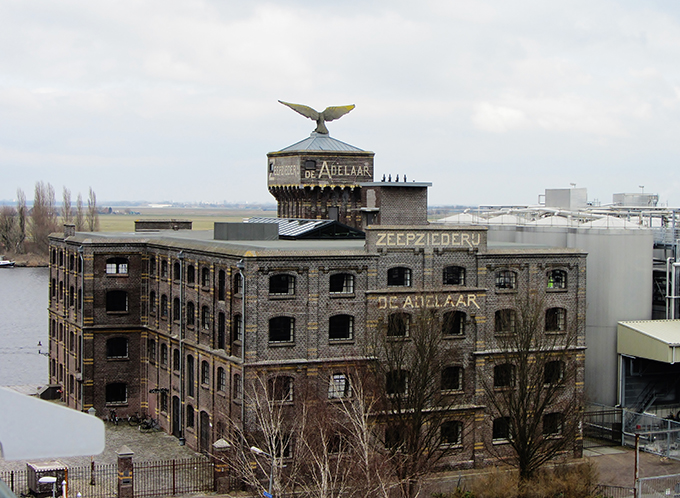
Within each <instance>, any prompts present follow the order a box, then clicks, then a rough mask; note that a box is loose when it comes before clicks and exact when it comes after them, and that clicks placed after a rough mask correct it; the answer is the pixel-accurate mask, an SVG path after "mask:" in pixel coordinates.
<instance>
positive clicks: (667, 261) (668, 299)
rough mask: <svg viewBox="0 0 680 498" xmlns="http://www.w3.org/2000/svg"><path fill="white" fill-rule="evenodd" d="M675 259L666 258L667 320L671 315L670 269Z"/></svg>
mask: <svg viewBox="0 0 680 498" xmlns="http://www.w3.org/2000/svg"><path fill="white" fill-rule="evenodd" d="M672 259H673V258H666V319H667V320H668V318H669V315H670V310H669V308H670V303H671V301H670V297H669V292H668V291H669V287H670V267H671V260H672Z"/></svg>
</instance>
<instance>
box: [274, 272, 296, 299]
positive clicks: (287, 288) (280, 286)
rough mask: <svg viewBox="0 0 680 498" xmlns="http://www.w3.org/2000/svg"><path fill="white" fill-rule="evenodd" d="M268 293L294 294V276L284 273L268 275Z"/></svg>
mask: <svg viewBox="0 0 680 498" xmlns="http://www.w3.org/2000/svg"><path fill="white" fill-rule="evenodd" d="M269 294H272V295H275V296H282V295H286V294H295V277H294V276H293V275H288V274H285V273H280V274H277V275H271V276H270V277H269Z"/></svg>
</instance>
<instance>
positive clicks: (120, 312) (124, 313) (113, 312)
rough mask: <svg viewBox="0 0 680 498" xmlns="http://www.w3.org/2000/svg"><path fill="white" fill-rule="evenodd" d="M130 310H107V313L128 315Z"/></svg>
mask: <svg viewBox="0 0 680 498" xmlns="http://www.w3.org/2000/svg"><path fill="white" fill-rule="evenodd" d="M129 313H130V312H129V311H107V312H106V314H107V315H128V314H129Z"/></svg>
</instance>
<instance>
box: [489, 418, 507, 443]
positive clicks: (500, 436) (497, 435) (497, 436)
mask: <svg viewBox="0 0 680 498" xmlns="http://www.w3.org/2000/svg"><path fill="white" fill-rule="evenodd" d="M492 434H493V435H492V437H493V439H494V440H508V439H510V418H509V417H500V418H497V419H495V420H494V421H493V431H492Z"/></svg>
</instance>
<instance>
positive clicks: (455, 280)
mask: <svg viewBox="0 0 680 498" xmlns="http://www.w3.org/2000/svg"><path fill="white" fill-rule="evenodd" d="M442 280H443V283H444V285H465V268H463V267H462V266H447V267H446V268H444V272H443V279H442Z"/></svg>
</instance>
